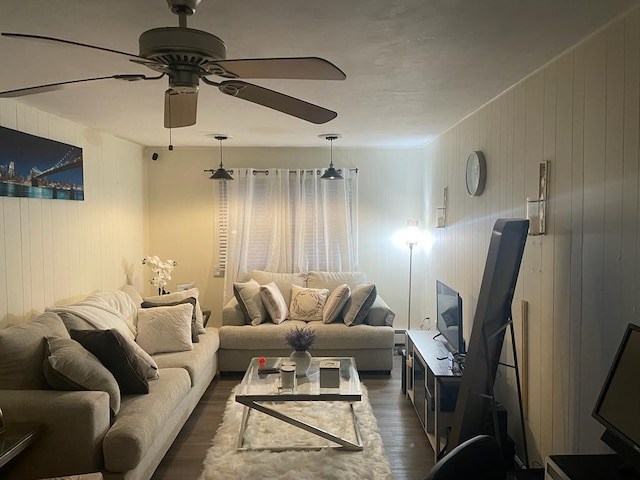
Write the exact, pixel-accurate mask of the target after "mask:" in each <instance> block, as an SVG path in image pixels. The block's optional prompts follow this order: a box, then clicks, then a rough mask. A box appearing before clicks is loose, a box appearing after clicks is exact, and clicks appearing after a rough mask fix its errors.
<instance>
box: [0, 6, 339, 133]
mask: <svg viewBox="0 0 640 480" xmlns="http://www.w3.org/2000/svg"><path fill="white" fill-rule="evenodd" d="M200 1H201V0H167V3H168V4H169V7H170V9H171V11H172V12H173V13H174V14H176V15H177V16H178V22H179V23H178V25H179V26H177V27H160V28H153V29H151V30H147V31H146V32H143V33H142V35H140V38H139V40H138V42H139V46H140V54H139V55H134V54H131V53H126V52H120V51H117V50H112V49H109V48H104V47H99V46H95V45H88V44H84V43H79V42H74V41H71V40H64V39H60V38H53V37H45V36H41V35H29V34H23V33H7V32H3V33H2V35H3V36H5V37H12V38H19V39H27V40H43V41H47V42H57V43H60V44H67V45H75V46H79V47H86V48H92V49H95V50H100V51H104V52H110V53H115V54H119V55H122V56H125V57H127V58H128V59H129V60H130V61H131V62H134V63H138V64H140V65H144V66H146V67H148V68H150V69H151V70H154V71H155V72H157V73H159V75H156V76H147V75H144V74H117V75H111V76H106V77H96V78H85V79H80V80H69V81H65V82H59V83H49V84H46V85H37V86H33V87H27V88H19V89H16V90H8V91H5V92H0V98H11V97H21V96H25V95H33V94H37V93H44V92H50V91H54V90H60V89H63V88H67V87H70V86H74V85H76V84H79V83H87V82H95V81H101V80H125V81H129V82H133V81H138V80H158V79H160V78H162V77H164V76H165V75H166V76H167V77H169V88H168V89H167V90H166V91H165V95H164V126H165V127H166V128H177V127H186V126H189V125H195V123H196V114H197V103H198V88H199V84H200V80H202V81H203V82H204V83H205V84H207V85H211V86H214V87H218V89H219V90H220V91H221V92H222V93H225V94H227V95H231V96H232V97H236V98H241V99H243V100H247V101H249V102H253V103H257V104H258V105H263V106H265V107H268V108H272V109H274V110H277V111H279V112H283V113H286V114H289V115H292V116H294V117H298V118H301V119H303V120H306V121H309V122H312V123H316V124H322V123H326V122H328V121H330V120H333V119H334V118H335V117H336V116H337V113H336V112H334V111H332V110H328V109H326V108H324V107H321V106H318V105H314V104H312V103H309V102H305V101H304V100H300V99H298V98H294V97H291V96H289V95H285V94H283V93H279V92H276V91H274V90H269V89H267V88H263V87H260V86H258V85H254V84H251V83H247V82H245V81H243V80H239V79H240V78H272V79H278V78H279V79H306V80H344V79H345V78H346V75H345V74H344V72H343V71H342V70H340V69H339V68H338V67H337V66H335V65H334V64H333V63H331V62H329V61H327V60H325V59H323V58H318V57H290V58H252V59H235V60H227V59H226V46H225V44H224V42H223V41H222V40H221V39H220V38H218V37H216V36H215V35H213V34H211V33H208V32H204V31H202V30H195V29H193V28H187V16H189V15H192V14H193V13H194V12H195V10H196V7H197V6H198V5H199V4H200ZM210 75H216V76H219V77H223V78H225V79H228V80H223V81H220V82H216V81H214V80H211V79H209V78H208V77H209V76H210Z"/></svg>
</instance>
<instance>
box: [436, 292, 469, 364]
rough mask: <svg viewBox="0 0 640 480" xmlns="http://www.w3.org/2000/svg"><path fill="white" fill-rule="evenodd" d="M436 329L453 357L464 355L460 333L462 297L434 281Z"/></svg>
mask: <svg viewBox="0 0 640 480" xmlns="http://www.w3.org/2000/svg"><path fill="white" fill-rule="evenodd" d="M436 310H437V318H436V327H437V328H438V333H440V334H441V335H442V336H443V337H444V338H445V340H446V341H447V342H448V343H449V345H450V346H451V350H452V353H453V354H454V355H456V354H458V355H462V354H464V353H465V346H464V337H463V334H462V333H463V332H462V297H460V295H459V294H458V292H456V291H455V290H454V289H453V288H451V287H449V286H448V285H445V284H444V283H442V282H441V281H440V280H436Z"/></svg>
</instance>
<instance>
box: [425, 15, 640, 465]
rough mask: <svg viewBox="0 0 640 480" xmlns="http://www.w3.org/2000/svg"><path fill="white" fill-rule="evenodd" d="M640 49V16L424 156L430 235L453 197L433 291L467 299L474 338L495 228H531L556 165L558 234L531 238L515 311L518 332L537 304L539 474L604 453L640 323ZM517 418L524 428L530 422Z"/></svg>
mask: <svg viewBox="0 0 640 480" xmlns="http://www.w3.org/2000/svg"><path fill="white" fill-rule="evenodd" d="M639 38H640V28H639V13H638V10H637V9H636V10H634V11H632V12H630V13H628V14H627V15H625V16H624V17H622V18H620V19H618V20H616V21H615V22H613V23H611V24H609V25H608V26H606V27H605V28H604V29H603V30H601V31H599V32H596V33H595V34H594V35H592V36H591V37H589V38H588V39H586V40H585V41H584V42H582V43H580V44H579V45H577V46H576V47H575V48H573V49H572V50H571V51H569V52H567V53H565V54H564V55H562V56H561V57H559V58H557V59H556V60H554V61H553V62H551V63H549V64H548V65H546V66H545V67H544V68H542V69H540V70H539V71H537V72H535V73H534V74H532V75H531V76H529V77H528V78H526V79H524V80H523V81H522V82H520V83H519V84H517V85H515V86H514V87H512V88H511V89H510V90H508V91H507V92H505V93H503V94H502V95H501V96H499V97H498V98H496V99H495V100H493V101H492V102H490V103H489V104H487V105H486V106H484V107H482V108H481V109H479V110H478V111H476V112H474V113H473V114H471V115H470V116H468V117H467V118H465V119H464V120H462V121H461V122H460V123H459V124H457V125H456V126H454V127H453V128H451V129H450V130H449V131H447V132H446V133H445V134H443V135H442V136H441V137H439V138H438V140H437V141H436V142H434V143H432V144H431V145H429V146H428V147H427V151H426V155H427V160H428V161H429V162H430V163H431V167H430V168H431V169H432V175H431V176H430V177H427V178H426V180H425V192H427V193H426V201H425V203H426V205H427V207H426V211H427V212H428V218H427V224H428V225H433V224H435V207H436V206H438V204H439V203H441V200H440V199H441V192H442V188H443V187H444V186H448V187H449V204H448V208H447V217H448V218H447V228H444V229H433V230H432V233H433V236H434V240H435V241H434V247H433V250H432V253H431V254H430V255H428V257H427V259H426V261H427V263H428V264H429V265H430V268H427V272H429V273H428V274H427V279H426V284H427V285H432V284H433V282H434V281H435V279H436V278H439V279H441V280H443V281H444V282H445V283H449V284H450V285H452V286H453V287H454V288H457V289H459V290H460V292H461V294H462V296H463V300H464V314H465V321H466V325H465V334H466V336H467V338H468V335H469V334H470V332H471V320H472V318H473V314H474V311H475V306H476V303H477V295H478V292H479V289H480V284H481V281H482V273H483V269H484V263H485V259H486V253H487V249H488V242H489V237H490V232H491V228H492V226H493V224H494V222H495V220H496V219H498V218H501V217H524V216H526V208H525V202H526V198H527V197H536V196H537V193H538V166H539V163H540V162H543V161H545V160H549V161H550V162H551V163H550V182H549V189H550V190H549V205H548V234H547V235H546V236H539V237H531V236H530V237H528V241H527V246H526V249H525V256H524V259H523V265H522V268H521V270H520V275H519V280H518V286H517V291H516V299H515V301H514V308H513V311H514V317H515V320H516V325H517V327H518V328H520V327H519V325H521V322H522V319H521V318H520V317H521V316H520V302H521V301H525V302H526V303H527V305H528V323H527V325H528V326H527V328H526V331H525V332H524V333H525V335H524V337H525V338H526V347H527V349H528V358H527V359H526V360H527V362H526V363H527V368H526V371H524V372H523V374H524V375H523V376H524V377H525V381H526V384H527V395H526V399H525V400H526V405H527V411H526V425H527V430H528V440H529V442H528V443H529V450H530V456H531V458H532V459H533V460H535V461H537V462H542V461H543V460H544V456H546V455H548V454H552V453H563V452H593V451H598V450H601V449H602V448H603V446H602V443H601V442H600V440H599V437H600V434H601V432H602V428H601V427H600V426H599V424H598V423H597V422H596V421H595V420H593V419H592V418H591V411H592V409H593V406H594V404H595V401H596V397H597V394H598V393H599V390H600V387H601V384H602V382H603V380H604V377H605V375H606V373H607V371H608V369H609V366H610V363H611V360H612V358H613V355H614V353H615V351H616V348H617V345H618V343H619V341H620V339H621V337H622V334H623V332H624V330H625V327H626V325H627V323H628V322H633V323H638V322H639V321H640V319H639V313H638V310H637V298H638V297H639V293H640V292H639V287H640V282H639V281H638V275H639V269H638V265H639V260H640V258H639V249H640V236H639V229H638V225H639V220H638V214H639V208H638V201H639V198H640V197H639V193H640V192H639V177H638V142H639V122H638V119H639V115H640V100H639V85H640V46H639ZM487 54H490V52H488V53H487ZM472 150H482V151H483V152H484V153H485V155H486V157H487V163H488V178H487V185H486V188H485V192H484V194H483V195H482V196H481V197H479V198H471V197H469V196H468V195H467V193H466V189H465V183H464V172H465V164H466V158H467V155H468V154H469V152H470V151H472ZM429 217H430V218H429ZM521 347H522V346H521ZM512 375H513V374H512V373H511V372H509V371H508V369H502V368H501V377H500V378H499V383H500V384H501V387H500V388H501V389H502V391H503V394H505V395H507V396H508V397H509V396H510V397H511V398H506V399H505V403H508V404H510V405H517V404H514V390H513V388H514V387H513V378H512ZM506 392H508V393H506ZM509 413H510V418H509V422H510V424H511V425H512V426H515V424H516V423H517V421H518V416H517V414H518V411H517V409H514V410H513V411H511V410H510V412H509ZM516 440H518V439H516Z"/></svg>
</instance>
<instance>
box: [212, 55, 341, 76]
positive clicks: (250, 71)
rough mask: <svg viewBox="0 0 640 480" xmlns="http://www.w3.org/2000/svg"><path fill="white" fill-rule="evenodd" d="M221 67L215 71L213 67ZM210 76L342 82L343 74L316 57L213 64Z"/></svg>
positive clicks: (243, 60)
mask: <svg viewBox="0 0 640 480" xmlns="http://www.w3.org/2000/svg"><path fill="white" fill-rule="evenodd" d="M216 66H218V67H221V70H218V71H217V70H216V69H215V67H216ZM212 68H213V71H212V72H211V73H212V74H215V75H219V76H221V77H228V78H292V79H302V80H344V79H345V78H347V76H346V75H345V73H344V72H343V71H342V70H340V69H339V68H338V67H336V66H335V65H334V64H333V63H331V62H329V61H328V60H325V59H324V58H318V57H293V58H252V59H251V58H250V59H238V60H219V61H216V62H213V66H212Z"/></svg>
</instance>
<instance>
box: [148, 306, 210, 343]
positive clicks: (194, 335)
mask: <svg viewBox="0 0 640 480" xmlns="http://www.w3.org/2000/svg"><path fill="white" fill-rule="evenodd" d="M183 303H190V304H191V306H192V307H193V314H192V315H191V341H192V342H193V343H198V342H199V341H200V336H199V333H198V330H199V329H198V319H197V315H196V299H195V298H194V297H189V298H185V299H184V300H177V301H175V302H169V303H156V302H145V301H143V302H142V303H140V308H155V307H173V306H176V305H181V304H183Z"/></svg>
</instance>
